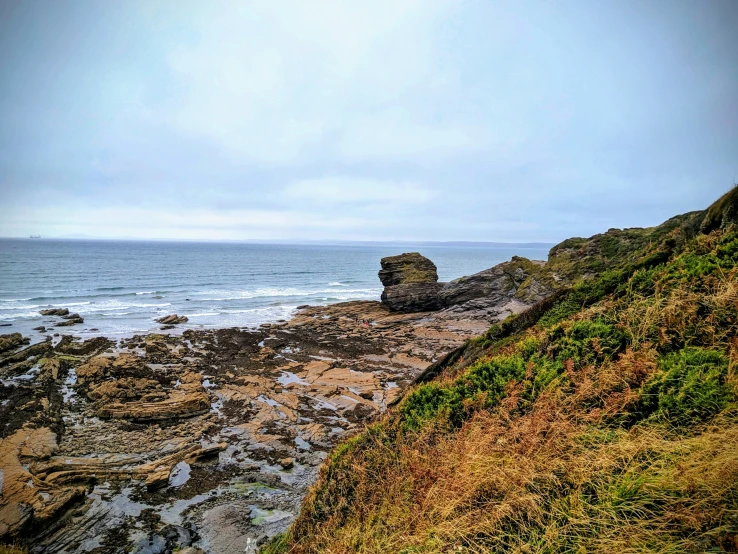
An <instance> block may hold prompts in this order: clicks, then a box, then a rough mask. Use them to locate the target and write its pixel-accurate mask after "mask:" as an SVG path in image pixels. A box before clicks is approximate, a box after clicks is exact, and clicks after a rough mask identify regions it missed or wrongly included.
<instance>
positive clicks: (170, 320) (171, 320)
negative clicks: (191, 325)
mask: <svg viewBox="0 0 738 554" xmlns="http://www.w3.org/2000/svg"><path fill="white" fill-rule="evenodd" d="M188 321H189V319H188V318H187V316H184V315H177V314H171V315H167V316H164V317H160V318H159V319H157V320H156V322H157V323H161V324H163V325H177V324H178V323H187V322H188Z"/></svg>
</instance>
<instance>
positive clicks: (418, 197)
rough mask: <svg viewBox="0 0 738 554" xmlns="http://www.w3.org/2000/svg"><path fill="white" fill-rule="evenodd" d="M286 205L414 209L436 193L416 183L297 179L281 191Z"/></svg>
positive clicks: (372, 180)
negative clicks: (375, 206)
mask: <svg viewBox="0 0 738 554" xmlns="http://www.w3.org/2000/svg"><path fill="white" fill-rule="evenodd" d="M282 194H283V197H284V198H285V199H286V200H287V201H288V202H290V203H295V202H299V203H301V204H302V203H308V204H312V205H318V206H326V205H327V206H337V205H347V204H349V205H355V206H359V207H364V208H366V207H367V206H374V205H377V204H380V205H383V206H387V205H393V206H394V207H395V208H398V207H402V208H407V207H415V206H417V205H418V204H423V203H426V202H429V201H430V200H431V199H433V198H434V197H435V196H436V194H437V192H436V191H434V190H431V189H429V188H426V187H423V186H422V185H419V184H417V183H412V182H402V181H382V180H378V179H365V178H358V177H323V178H318V179H301V180H299V181H295V182H293V183H290V184H289V185H287V186H286V187H285V188H284V190H283V191H282Z"/></svg>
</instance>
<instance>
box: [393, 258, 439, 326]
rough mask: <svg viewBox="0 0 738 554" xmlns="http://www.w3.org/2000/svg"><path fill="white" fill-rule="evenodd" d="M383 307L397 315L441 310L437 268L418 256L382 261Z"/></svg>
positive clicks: (426, 259)
mask: <svg viewBox="0 0 738 554" xmlns="http://www.w3.org/2000/svg"><path fill="white" fill-rule="evenodd" d="M381 264H382V269H381V270H380V271H379V279H380V281H382V284H383V285H384V291H383V292H382V303H383V304H385V305H386V306H388V307H389V308H390V309H391V310H394V311H396V312H424V311H430V310H438V309H440V308H441V307H442V304H441V299H440V297H439V296H438V293H439V292H440V291H441V289H442V288H443V283H439V282H438V271H437V269H436V265H435V264H434V263H433V262H432V261H430V260H429V259H428V258H426V257H425V256H421V255H420V254H419V253H417V252H410V253H405V254H400V255H399V256H389V257H386V258H382V261H381Z"/></svg>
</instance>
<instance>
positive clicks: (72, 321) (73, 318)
mask: <svg viewBox="0 0 738 554" xmlns="http://www.w3.org/2000/svg"><path fill="white" fill-rule="evenodd" d="M84 322H85V320H84V319H82V317H80V315H79V314H72V315H67V316H64V321H60V322H59V323H57V324H56V326H57V327H70V326H72V325H77V324H78V323H84Z"/></svg>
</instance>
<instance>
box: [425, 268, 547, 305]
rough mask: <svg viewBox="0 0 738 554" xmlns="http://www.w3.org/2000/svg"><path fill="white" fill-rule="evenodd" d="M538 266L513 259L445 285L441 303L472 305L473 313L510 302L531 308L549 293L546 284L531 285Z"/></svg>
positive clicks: (534, 283)
mask: <svg viewBox="0 0 738 554" xmlns="http://www.w3.org/2000/svg"><path fill="white" fill-rule="evenodd" d="M542 264H543V262H532V261H530V260H528V259H526V258H520V257H518V256H513V258H512V260H510V261H509V262H504V263H501V264H498V265H496V266H494V267H492V268H490V269H485V270H484V271H480V272H479V273H475V274H474V275H469V276H468V277H461V278H459V279H454V280H453V281H451V282H449V283H446V284H445V285H444V286H443V289H442V290H441V291H440V294H439V296H440V299H441V302H442V303H443V305H444V306H446V307H449V306H458V305H462V304H466V303H468V302H471V301H475V302H474V309H479V308H480V307H483V306H485V305H486V306H490V307H499V306H503V305H505V304H507V303H508V302H510V301H512V300H513V299H517V300H520V301H521V302H523V303H524V304H533V303H535V302H537V301H538V300H541V299H542V298H545V297H546V296H547V295H548V294H550V293H551V292H552V290H551V289H550V288H549V286H548V285H547V284H545V283H543V282H540V281H535V282H534V277H535V276H536V275H537V273H539V272H540V268H541V266H542ZM524 286H525V287H524ZM521 287H524V289H523V290H522V291H521ZM521 292H525V295H523V294H521Z"/></svg>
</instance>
